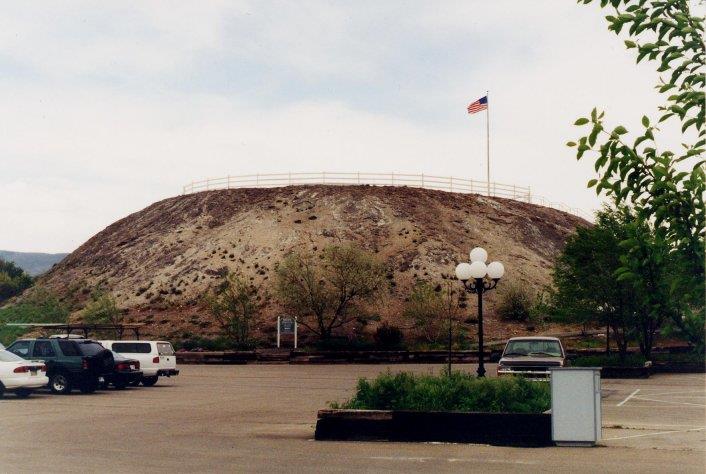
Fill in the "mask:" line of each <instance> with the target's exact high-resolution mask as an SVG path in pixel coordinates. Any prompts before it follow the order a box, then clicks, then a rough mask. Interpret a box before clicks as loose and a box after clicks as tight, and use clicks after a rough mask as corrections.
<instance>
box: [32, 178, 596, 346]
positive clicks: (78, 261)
mask: <svg viewBox="0 0 706 474" xmlns="http://www.w3.org/2000/svg"><path fill="white" fill-rule="evenodd" d="M581 225H587V223H586V222H585V221H583V220H582V219H580V218H578V217H575V216H572V215H569V214H566V213H563V212H560V211H557V210H554V209H549V208H546V207H541V206H536V205H531V204H525V203H520V202H516V201H511V200H507V199H500V198H487V197H483V196H479V195H465V194H453V193H447V192H442V191H430V190H423V189H412V188H402V187H373V186H323V185H317V186H291V187H285V188H271V189H236V190H220V191H207V192H201V193H197V194H192V195H185V196H178V197H174V198H170V199H165V200H163V201H160V202H157V203H155V204H152V205H151V206H149V207H147V208H146V209H143V210H142V211H139V212H137V213H135V214H132V215H130V216H128V217H126V218H124V219H121V220H120V221H118V222H116V223H114V224H113V225H111V226H109V227H108V228H106V229H105V230H103V231H102V232H100V233H98V234H97V235H95V236H94V237H93V238H91V239H90V240H89V241H88V242H86V243H85V244H83V245H82V246H81V247H80V248H79V249H77V250H76V251H75V252H73V253H72V254H70V255H69V256H68V257H66V258H65V259H64V260H63V261H61V263H59V264H58V265H56V266H55V267H54V268H53V269H52V270H51V271H50V272H49V273H48V274H47V275H45V276H44V277H43V278H42V280H41V284H43V285H45V286H47V287H50V288H51V289H53V290H55V291H58V292H60V293H62V294H72V295H77V296H78V298H79V299H85V298H87V296H88V295H89V294H90V291H91V289H92V288H94V287H96V285H99V284H101V285H104V286H105V287H107V288H109V289H110V290H111V291H112V292H113V295H114V296H115V297H116V299H117V302H118V304H119V306H120V307H122V308H124V309H125V311H126V312H127V314H128V319H129V320H130V321H139V322H146V323H149V327H150V329H149V332H151V333H153V334H154V335H160V336H164V337H172V338H179V337H181V336H182V335H184V333H193V334H200V335H203V334H209V333H212V332H213V330H214V328H213V325H212V323H211V320H210V318H209V315H208V313H207V312H206V311H204V310H203V307H202V305H201V298H202V296H203V295H204V294H205V293H206V292H207V291H208V289H209V287H210V286H211V285H213V284H214V282H216V281H217V280H218V279H219V275H221V274H222V272H223V269H230V270H238V271H240V272H242V273H244V274H245V275H246V276H248V277H249V278H250V279H251V280H253V282H255V283H262V284H264V285H265V287H267V286H268V284H269V283H270V282H271V281H272V279H273V278H274V271H273V270H274V269H275V267H276V265H277V263H278V262H279V261H280V260H281V259H282V257H283V256H284V255H285V254H287V253H288V252H291V251H292V250H297V249H309V250H312V251H315V252H321V251H322V250H323V249H324V248H325V247H326V246H327V245H332V244H340V243H354V244H355V245H358V246H360V247H363V248H365V249H368V250H369V251H371V252H375V253H377V254H378V255H379V257H380V258H381V259H383V260H384V261H386V262H387V264H388V266H389V273H388V275H387V278H388V281H389V288H388V289H387V290H386V292H385V293H386V295H385V297H384V299H383V301H381V302H380V304H379V307H378V308H377V310H378V311H379V313H380V315H381V317H382V319H383V320H392V321H393V322H394V321H397V320H398V318H399V313H400V308H401V305H402V303H403V301H404V298H405V297H406V296H407V295H408V293H409V290H410V287H411V285H412V284H413V281H414V280H415V279H416V278H421V279H426V280H429V281H433V282H440V281H442V279H443V278H445V277H446V276H447V275H452V274H453V270H454V267H455V265H456V263H457V262H458V261H460V260H464V259H467V258H468V257H467V252H468V250H469V249H470V248H472V247H474V246H483V247H485V248H486V249H487V250H488V253H489V254H490V258H491V259H497V260H501V261H502V262H503V263H504V264H505V268H506V278H505V279H504V281H508V282H509V281H514V282H519V283H521V284H524V285H526V286H527V287H529V288H537V289H539V288H541V287H542V286H543V285H545V284H547V283H548V282H549V281H550V270H551V267H552V261H553V259H554V258H555V256H556V254H557V252H558V251H559V250H560V249H561V247H562V245H563V243H564V241H565V239H566V237H567V236H568V235H570V234H571V233H572V232H573V231H574V229H575V228H576V227H577V226H581ZM493 293H495V292H493ZM493 293H491V294H489V296H490V298H489V304H488V309H489V312H490V313H491V314H490V318H489V319H490V321H489V332H490V334H491V337H492V336H498V337H501V336H505V335H509V334H508V332H509V333H512V332H515V331H514V330H513V328H512V325H507V324H503V323H502V322H500V321H497V319H495V318H493V315H492V308H493V299H494V298H495V295H494V294H493ZM280 311H281V310H280V308H278V305H277V301H276V300H275V299H274V298H268V305H267V308H266V310H265V313H264V315H263V323H262V325H261V328H260V329H261V330H262V331H264V332H265V333H268V332H270V331H271V330H272V329H273V328H274V319H275V317H276V315H277V314H279V312H280Z"/></svg>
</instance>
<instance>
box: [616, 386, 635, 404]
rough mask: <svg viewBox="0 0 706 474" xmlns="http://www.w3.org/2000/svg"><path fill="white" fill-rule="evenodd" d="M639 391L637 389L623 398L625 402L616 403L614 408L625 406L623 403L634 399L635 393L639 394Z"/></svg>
mask: <svg viewBox="0 0 706 474" xmlns="http://www.w3.org/2000/svg"><path fill="white" fill-rule="evenodd" d="M639 391H640V389H639V388H638V389H637V390H635V391H634V392H632V393H631V394H630V395H628V396H627V397H626V398H625V400H623V401H622V402H620V403H618V404H617V405H615V406H616V407H621V406H623V405H624V404H625V402H627V401H628V400H630V399H631V398H632V397H634V396H635V395H637V392H639Z"/></svg>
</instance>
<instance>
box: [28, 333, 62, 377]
mask: <svg viewBox="0 0 706 474" xmlns="http://www.w3.org/2000/svg"><path fill="white" fill-rule="evenodd" d="M58 358H59V357H58V354H57V353H56V350H54V346H53V345H52V341H50V340H48V339H44V340H41V339H40V340H37V341H34V344H33V345H32V359H34V360H43V361H44V363H45V364H46V365H47V371H51V369H52V368H53V367H54V365H55V364H56V361H57V359H58Z"/></svg>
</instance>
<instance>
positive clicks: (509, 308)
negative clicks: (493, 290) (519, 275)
mask: <svg viewBox="0 0 706 474" xmlns="http://www.w3.org/2000/svg"><path fill="white" fill-rule="evenodd" d="M534 306H535V298H534V296H533V295H532V293H531V292H530V291H529V290H528V289H527V288H526V286H523V285H521V284H518V283H509V284H508V283H506V284H505V285H503V286H502V289H501V290H500V291H499V293H498V303H497V307H496V312H497V313H498V315H499V316H500V317H501V318H503V319H507V320H510V321H527V320H528V319H530V317H532V311H533V308H534Z"/></svg>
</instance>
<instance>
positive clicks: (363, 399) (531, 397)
mask: <svg viewBox="0 0 706 474" xmlns="http://www.w3.org/2000/svg"><path fill="white" fill-rule="evenodd" d="M550 404H551V399H550V392H549V384H547V383H543V382H531V381H528V380H525V379H523V378H519V377H518V378H515V377H512V378H478V377H475V376H472V375H470V374H466V373H462V372H452V373H451V374H450V375H445V374H444V375H415V374H412V373H409V372H400V373H397V374H392V373H390V372H387V373H384V374H380V375H378V377H377V378H375V379H374V380H372V381H369V380H367V379H364V378H362V379H360V380H359V381H358V386H357V388H356V393H355V396H354V397H353V398H351V399H350V400H348V401H346V402H344V403H342V404H339V403H332V404H331V407H332V408H347V409H367V410H415V411H480V412H503V413H542V412H544V411H546V410H548V409H549V407H550Z"/></svg>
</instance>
